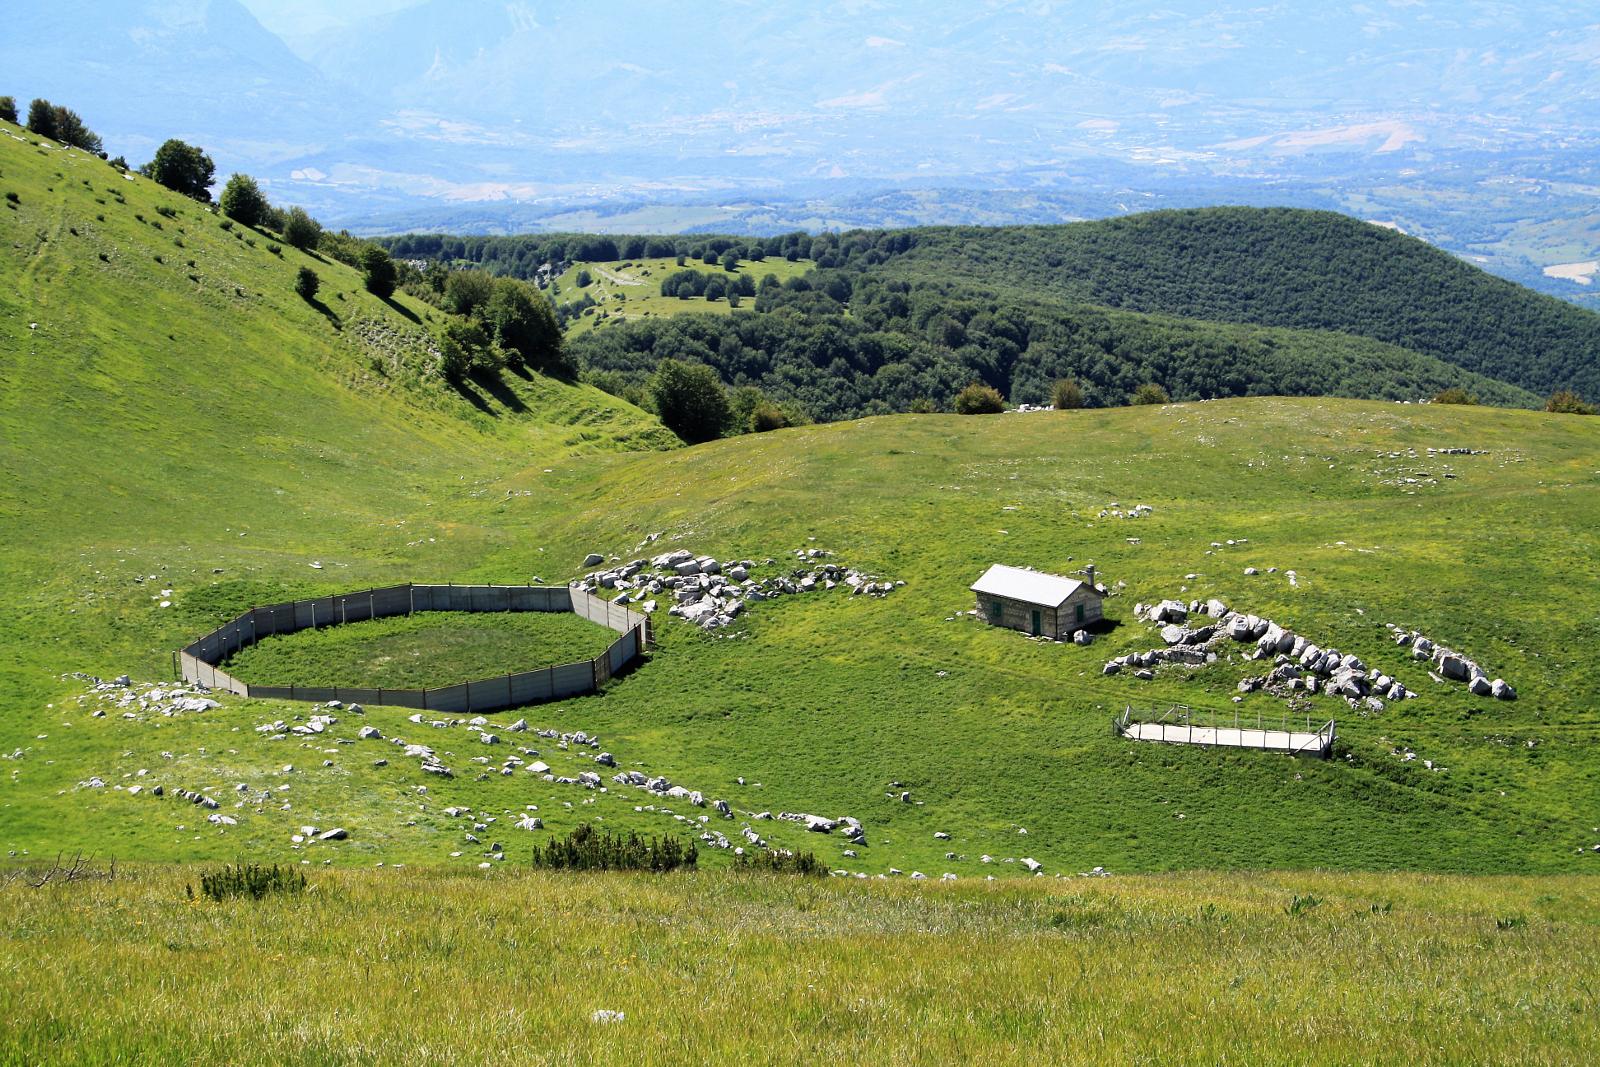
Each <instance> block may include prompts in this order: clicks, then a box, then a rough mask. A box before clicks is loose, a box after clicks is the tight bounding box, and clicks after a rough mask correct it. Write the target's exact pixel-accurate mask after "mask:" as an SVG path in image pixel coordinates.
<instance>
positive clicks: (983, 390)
mask: <svg viewBox="0 0 1600 1067" xmlns="http://www.w3.org/2000/svg"><path fill="white" fill-rule="evenodd" d="M1005 409H1006V401H1005V397H1003V396H1001V395H1000V392H999V390H997V389H995V388H994V387H993V386H988V385H984V384H983V383H982V382H973V383H972V384H971V385H969V386H967V387H966V388H965V389H963V390H961V392H959V393H957V394H956V414H957V415H998V414H1000V413H1001V412H1003V411H1005Z"/></svg>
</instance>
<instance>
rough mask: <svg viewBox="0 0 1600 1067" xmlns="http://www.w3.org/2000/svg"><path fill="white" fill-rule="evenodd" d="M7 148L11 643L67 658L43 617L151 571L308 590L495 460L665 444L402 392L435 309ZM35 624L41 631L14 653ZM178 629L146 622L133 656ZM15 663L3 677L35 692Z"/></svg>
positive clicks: (428, 525) (498, 406)
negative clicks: (257, 572)
mask: <svg viewBox="0 0 1600 1067" xmlns="http://www.w3.org/2000/svg"><path fill="white" fill-rule="evenodd" d="M14 133H15V128H14V127H10V128H8V130H7V136H4V137H0V189H6V190H12V191H17V192H19V194H20V201H21V202H20V205H19V206H17V207H16V209H14V210H0V276H3V277H4V278H5V279H6V283H5V285H3V286H0V354H3V359H0V431H3V432H0V469H3V471H4V475H5V477H4V479H3V486H0V523H3V528H4V534H5V542H6V547H5V551H4V553H3V554H0V573H3V574H4V576H5V577H7V578H9V579H10V580H12V581H13V582H15V583H16V584H17V585H18V587H19V594H18V596H19V601H20V603H17V604H15V605H13V610H12V611H11V612H8V614H9V615H10V616H11V619H10V622H9V623H8V625H7V637H8V639H9V640H10V641H13V642H14V641H25V642H28V643H33V644H38V643H44V644H53V643H55V642H61V643H63V645H65V646H68V647H70V646H74V645H75V646H81V645H83V644H84V643H85V638H84V637H83V635H81V634H76V633H74V629H75V627H74V625H73V624H74V621H75V620H74V619H73V618H72V617H71V615H70V613H69V614H67V616H66V617H65V618H60V617H58V616H59V614H60V605H62V604H63V603H68V602H73V601H77V600H80V599H83V600H89V601H93V600H94V599H95V598H96V597H97V596H98V595H99V594H98V593H97V592H96V591H95V590H94V588H93V585H94V584H95V583H97V582H101V581H104V582H109V583H112V584H116V585H122V584H127V583H129V582H130V581H131V578H132V576H134V575H140V576H144V575H155V574H157V572H158V571H160V570H161V569H162V567H163V566H165V567H166V568H167V569H168V571H169V572H173V571H177V572H181V573H186V574H207V575H209V574H210V573H211V571H212V569H213V568H223V569H224V573H225V574H227V575H228V576H229V577H227V578H223V579H222V581H224V582H226V581H229V580H232V579H233V577H234V576H236V575H238V574H239V573H240V571H241V569H248V568H249V567H250V566H252V565H255V564H256V563H257V562H259V561H271V566H273V567H274V568H276V569H278V570H279V575H278V578H277V579H276V580H275V581H274V583H273V584H274V586H276V585H277V584H279V582H280V581H281V579H282V577H283V576H284V572H287V571H289V568H290V567H291V566H294V567H298V568H299V569H300V571H301V572H303V573H304V574H305V575H306V577H307V578H310V577H312V574H313V572H311V571H309V570H306V569H305V567H306V564H308V563H310V562H311V561H312V560H313V559H315V558H316V557H318V556H321V555H328V556H330V557H331V558H330V560H329V565H330V569H334V570H336V569H337V568H338V563H337V562H336V560H338V559H339V558H341V557H343V556H347V555H349V554H352V553H355V552H360V553H362V554H364V555H367V556H369V557H384V556H387V555H390V554H391V553H392V552H393V551H394V550H395V549H396V548H403V547H404V546H405V545H406V543H407V542H412V541H418V540H421V542H422V543H423V544H431V543H433V542H430V541H429V540H428V538H430V537H433V538H435V539H436V540H447V539H448V538H450V537H453V536H457V535H458V534H459V531H458V529H457V527H456V525H455V524H454V523H453V522H452V521H451V520H450V518H449V517H448V511H449V509H450V508H451V506H452V504H453V503H454V502H455V501H456V500H457V499H465V498H468V497H470V496H471V495H472V494H473V493H476V492H482V491H483V488H482V486H483V482H484V480H485V479H487V478H491V477H495V476H498V475H500V474H502V473H504V472H505V471H507V470H509V469H511V468H512V467H513V466H514V465H520V464H525V463H528V462H536V461H539V460H541V459H544V460H548V461H555V460H557V459H560V458H564V457H569V456H571V455H575V454H580V453H583V452H589V451H596V450H607V449H615V448H619V447H639V446H644V447H652V446H655V447H659V446H662V445H665V444H666V443H668V441H669V440H670V439H671V438H670V435H669V434H667V433H666V432H665V431H664V430H662V429H661V427H660V426H659V425H658V424H657V423H655V421H654V420H653V419H651V418H649V417H648V416H645V415H643V414H641V413H640V412H638V411H637V410H636V409H634V408H631V407H629V406H628V405H626V404H624V403H622V402H620V401H617V400H615V399H614V398H612V397H609V396H606V395H605V394H603V393H600V392H599V391H597V390H594V389H590V388H587V387H576V386H570V385H566V384H563V383H559V382H555V381H552V380H549V379H544V378H537V377H531V376H530V377H528V378H519V377H516V376H508V377H507V379H506V380H505V381H503V382H479V383H474V384H469V385H468V386H467V387H466V388H464V389H462V390H460V391H457V390H454V389H451V388H448V387H446V386H445V385H444V384H443V383H442V382H440V381H439V380H438V379H436V378H429V377H426V376H419V375H417V374H416V373H415V371H414V370H413V369H412V367H410V366H408V365H407V363H406V361H411V363H413V364H414V363H415V362H417V361H420V360H424V359H426V358H427V353H426V345H427V334H426V329H425V327H426V325H427V323H426V319H427V318H428V317H429V316H430V315H436V314H437V313H431V312H429V310H428V309H426V308H424V307H422V306H420V305H417V304H414V303H412V302H411V301H409V300H408V299H407V298H406V297H404V296H400V297H397V299H396V301H395V302H394V303H393V304H392V305H391V304H385V303H383V302H380V301H378V300H377V299H375V298H374V297H372V296H371V295H370V294H368V293H366V292H365V291H364V290H363V289H362V287H361V285H360V279H359V276H358V275H357V274H356V272H354V271H352V270H350V269H349V268H347V267H345V266H343V265H341V264H338V263H334V262H323V261H320V260H315V259H312V258H309V257H306V256H303V255H302V254H301V253H298V252H296V251H295V250H293V249H291V248H287V247H285V248H283V249H282V257H281V259H280V258H278V257H274V256H273V255H271V254H270V253H269V252H268V250H267V249H268V245H269V244H270V243H271V242H270V240H269V239H268V238H266V237H263V236H261V235H257V234H249V233H246V232H244V231H243V230H242V229H241V228H237V227H236V228H235V229H234V230H233V231H232V232H231V233H230V232H226V231H224V230H223V229H222V228H221V226H220V220H219V219H218V218H217V217H216V216H213V215H211V214H209V213H207V212H206V211H205V210H204V209H203V208H202V207H200V206H199V205H196V204H195V203H193V202H191V201H188V200H185V199H183V198H182V197H178V196H176V195H173V194H171V193H169V192H167V191H166V190H163V189H160V188H158V187H156V186H154V185H152V184H151V183H149V182H147V181H145V180H143V179H125V178H124V177H122V176H120V175H118V174H117V173H116V172H115V171H114V170H112V169H111V168H109V167H107V166H106V165H104V164H103V163H100V162H98V161H96V160H94V159H92V158H89V157H87V156H85V155H83V154H82V153H77V152H68V151H62V150H60V149H58V148H56V147H54V146H47V147H35V146H33V145H31V144H26V143H23V142H22V141H19V140H17V139H16V138H15V136H14ZM119 198H121V200H123V201H125V202H119ZM160 207H166V208H169V209H174V210H176V212H177V217H176V218H164V217H162V216H161V215H160V214H158V212H157V208H160ZM139 216H142V217H143V221H140V219H139ZM158 225H159V228H157V227H158ZM246 239H248V240H249V241H253V242H254V244H255V247H250V245H248V244H247V243H246ZM178 242H181V243H182V244H181V247H180V246H179V244H178ZM157 257H160V260H161V262H158V261H157ZM191 261H192V262H193V264H194V265H193V266H192V267H191V266H189V265H188V264H189V263H190V262H191ZM301 264H306V265H310V266H312V267H313V268H314V269H315V270H316V271H317V272H318V273H319V274H320V275H321V277H322V280H323V286H322V292H321V294H320V300H321V301H322V308H323V309H322V310H319V309H317V308H314V307H312V306H310V305H307V304H306V303H305V302H303V301H301V300H300V299H299V298H298V297H296V296H295V295H294V293H293V290H292V284H293V279H294V274H295V271H296V269H297V268H298V266H300V265H301ZM30 324H32V326H30ZM435 509H436V510H435ZM152 555H154V556H155V557H157V558H160V560H161V563H160V564H157V563H156V562H154V561H153V560H152V559H151V556H152ZM291 560H293V561H294V563H293V564H291V563H290V562H289V561H291ZM63 564H66V566H65V567H64V566H63ZM427 569H428V568H427V566H426V565H422V566H419V572H418V574H417V577H418V578H425V577H426V573H427ZM69 571H76V572H77V573H75V574H71V575H70V576H69ZM174 577H175V575H174ZM328 577H330V578H331V577H332V576H331V575H329V576H328ZM85 579H88V585H87V586H85V584H84V580H85ZM155 584H158V585H165V584H167V578H166V577H161V578H160V579H159V580H158V582H157V583H155ZM291 584H292V583H291ZM68 590H71V591H70V592H69V591H68ZM149 591H150V592H151V593H155V592H156V591H157V590H156V589H151V590H149ZM255 591H256V592H259V593H265V590H264V589H257V590H255ZM141 599H142V598H141ZM140 607H141V608H142V607H144V605H142V604H141V605H140ZM36 613H37V614H36ZM43 620H48V626H49V628H50V629H51V630H52V631H53V636H50V637H43V638H41V637H38V636H30V634H29V628H30V627H33V626H40V625H44V624H45V623H44V622H43ZM128 621H130V622H131V620H128ZM193 622H194V620H192V619H190V620H180V619H178V618H174V619H173V620H171V623H170V624H168V625H166V626H158V627H156V630H157V632H158V633H151V634H149V635H148V636H149V638H150V639H151V640H152V641H153V642H157V643H153V644H152V645H150V646H148V647H151V648H155V647H160V645H161V644H167V643H170V642H171V640H172V639H173V638H174V637H176V636H177V635H178V634H180V633H183V632H185V631H186V630H188V629H189V628H191V627H192V625H193ZM140 625H141V626H143V625H144V624H143V623H140ZM158 634H159V636H158ZM7 658H8V659H9V658H11V657H7ZM18 666H19V665H18V664H16V663H15V661H13V663H12V664H8V665H7V666H5V667H0V676H3V677H4V680H5V681H6V682H7V684H8V686H11V687H14V686H16V685H18V684H21V685H23V686H25V689H24V692H30V693H36V692H37V691H38V688H37V687H38V685H39V681H38V678H37V677H33V676H30V677H27V678H24V677H21V676H20V675H19V672H18V670H17V667H18Z"/></svg>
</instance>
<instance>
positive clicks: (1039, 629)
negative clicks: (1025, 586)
mask: <svg viewBox="0 0 1600 1067" xmlns="http://www.w3.org/2000/svg"><path fill="white" fill-rule="evenodd" d="M1043 632H1044V628H1043V626H1042V625H1041V623H1040V620H1039V613H1038V612H1037V611H1035V612H1034V613H1033V636H1035V637H1038V636H1039V635H1040V634H1041V633H1043Z"/></svg>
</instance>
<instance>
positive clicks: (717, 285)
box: [706, 278, 728, 300]
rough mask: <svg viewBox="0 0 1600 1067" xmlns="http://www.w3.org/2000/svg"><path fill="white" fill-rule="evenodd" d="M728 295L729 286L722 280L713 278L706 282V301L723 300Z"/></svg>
mask: <svg viewBox="0 0 1600 1067" xmlns="http://www.w3.org/2000/svg"><path fill="white" fill-rule="evenodd" d="M727 295H728V286H727V285H726V284H725V283H724V282H723V280H722V279H721V278H712V279H711V280H710V281H708V282H706V299H707V300H721V299H722V298H723V297H725V296H727Z"/></svg>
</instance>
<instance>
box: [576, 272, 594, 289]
mask: <svg viewBox="0 0 1600 1067" xmlns="http://www.w3.org/2000/svg"><path fill="white" fill-rule="evenodd" d="M572 280H573V282H574V283H575V284H576V285H577V286H578V288H579V289H587V288H589V286H591V285H593V284H594V275H592V274H590V273H589V270H588V268H587V267H585V268H584V269H582V270H580V271H578V273H577V274H576V275H574V276H573V279H572Z"/></svg>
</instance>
